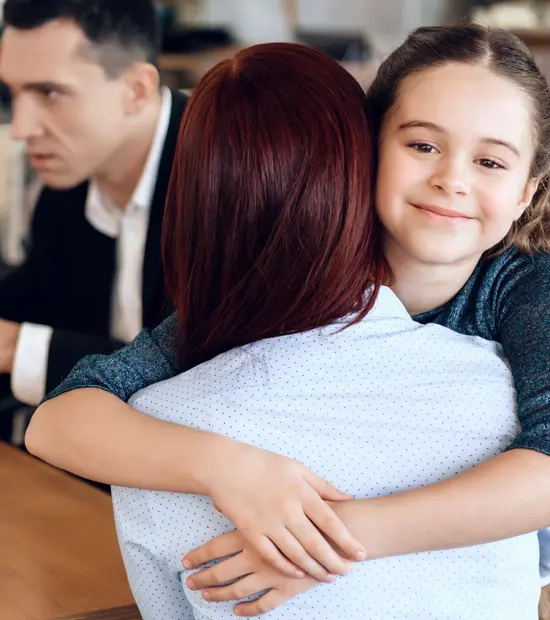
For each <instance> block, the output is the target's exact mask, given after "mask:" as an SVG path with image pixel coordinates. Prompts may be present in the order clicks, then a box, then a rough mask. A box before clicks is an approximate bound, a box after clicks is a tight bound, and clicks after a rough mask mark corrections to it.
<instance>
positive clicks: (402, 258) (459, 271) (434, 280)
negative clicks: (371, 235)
mask: <svg viewBox="0 0 550 620" xmlns="http://www.w3.org/2000/svg"><path fill="white" fill-rule="evenodd" d="M480 258H481V256H472V257H468V259H466V260H464V261H460V262H457V263H452V264H446V265H441V264H437V263H426V262H421V261H418V260H415V259H414V258H412V257H411V256H409V255H407V254H405V253H404V252H402V251H401V250H400V248H397V247H396V246H394V245H393V244H391V245H390V244H387V247H386V259H387V261H388V263H389V265H390V267H391V271H392V274H393V284H392V286H391V289H392V290H393V292H394V293H395V294H396V295H397V297H399V299H400V300H401V303H402V304H403V305H404V306H405V308H407V312H408V313H409V314H410V315H411V316H416V315H417V314H421V313H422V312H427V311H428V310H433V309H434V308H437V307H438V306H441V305H442V304H444V303H446V302H448V301H449V300H450V299H452V298H453V297H454V296H455V295H456V294H457V293H458V292H459V291H460V289H461V288H462V287H463V286H464V285H465V284H466V282H467V281H468V278H469V277H470V276H471V275H472V273H473V271H474V269H475V267H476V265H477V263H478V262H479V260H480Z"/></svg>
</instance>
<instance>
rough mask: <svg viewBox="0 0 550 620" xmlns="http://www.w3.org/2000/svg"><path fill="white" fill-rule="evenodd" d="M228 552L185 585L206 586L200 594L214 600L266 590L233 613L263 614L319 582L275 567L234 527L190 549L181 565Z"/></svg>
mask: <svg viewBox="0 0 550 620" xmlns="http://www.w3.org/2000/svg"><path fill="white" fill-rule="evenodd" d="M234 554H236V555H234ZM228 555H231V556H232V557H230V558H228V559H226V560H224V561H223V562H220V563H219V564H216V565H215V566H212V567H210V568H206V569H204V570H202V571H200V572H198V573H195V574H194V575H192V576H191V577H189V578H188V579H187V586H188V587H189V588H190V589H191V590H202V589H204V588H206V589H205V590H204V592H203V598H204V599H205V600H207V601H211V602H213V603H214V602H219V601H237V600H240V599H243V598H247V597H248V596H254V595H255V594H259V593H260V592H264V591H266V590H267V592H265V594H263V595H262V596H260V597H259V598H257V599H256V600H254V601H251V602H249V603H240V604H239V605H237V606H236V607H235V614H236V615H238V616H257V615H259V614H265V613H267V612H268V611H271V610H272V609H274V608H275V607H278V606H279V605H282V604H283V603H284V602H286V601H288V600H289V599H291V598H294V597H295V596H298V594H301V593H302V592H305V591H306V590H309V589H310V588H313V587H315V586H318V585H319V582H318V581H317V580H316V579H313V578H312V577H303V578H301V579H300V578H296V577H288V576H287V575H285V574H284V573H282V572H281V571H279V570H277V569H276V568H274V567H273V565H272V564H270V563H268V562H267V561H266V560H264V559H263V558H262V556H261V555H260V554H259V553H258V552H257V551H255V549H254V548H253V547H252V545H250V544H249V543H248V542H247V541H246V539H245V538H244V537H243V536H242V535H241V534H240V532H239V531H237V530H235V531H234V532H229V533H228V534H223V535H222V536H218V537H217V538H215V539H214V540H212V541H210V542H209V543H207V544H206V545H203V546H202V547H199V548H198V549H195V550H194V551H191V553H188V554H187V555H186V556H185V558H184V565H185V566H189V565H192V566H202V565H203V564H205V563H207V562H209V561H211V560H215V559H218V558H222V557H227V556H228ZM348 564H349V563H348ZM349 566H351V564H349ZM234 579H237V581H235V582H234V583H231V584H229V585H220V584H227V583H228V582H230V581H232V580H234ZM333 579H336V577H334V578H333Z"/></svg>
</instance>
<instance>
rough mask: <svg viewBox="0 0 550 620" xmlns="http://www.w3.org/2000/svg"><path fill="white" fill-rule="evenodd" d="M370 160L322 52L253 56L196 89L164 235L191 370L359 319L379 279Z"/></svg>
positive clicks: (355, 97) (357, 97)
mask: <svg viewBox="0 0 550 620" xmlns="http://www.w3.org/2000/svg"><path fill="white" fill-rule="evenodd" d="M372 158H373V139H372V132H371V130H370V126H369V122H368V114H367V110H366V97H365V93H364V92H363V91H362V89H361V87H360V86H359V85H358V84H357V82H356V81H355V80H354V79H353V78H352V77H351V75H349V74H348V73H347V71H345V70H344V69H343V68H342V67H340V66H339V65H338V64H337V63H336V62H334V61H333V60H331V59H330V58H328V57H327V56H325V55H324V54H321V53H320V52H317V51H315V50H313V49H310V48H307V47H304V46H301V45H295V44H289V43H271V44H264V45H257V46H253V47H250V48H248V49H245V50H243V51H241V52H239V53H238V54H237V55H236V56H235V57H234V58H233V59H230V60H225V61H223V62H221V63H219V64H218V65H217V66H216V67H214V68H213V69H212V70H211V71H210V72H208V73H207V74H206V75H205V76H204V77H203V79H202V80H201V82H200V83H199V85H198V86H197V88H196V89H195V90H194V92H193V94H192V96H191V98H190V100H189V103H188V105H187V109H186V111H185V114H184V117H183V120H182V125H181V128H180V134H179V139H178V147H177V153H176V156H175V160H174V166H173V170H172V177H171V181H170V185H169V189H168V198H167V207H166V215H165V218H164V231H163V258H164V265H165V273H166V281H167V289H168V292H169V294H170V296H171V298H172V299H173V301H174V303H175V305H176V308H177V311H178V314H179V322H180V335H181V339H182V342H181V348H180V350H181V351H182V352H184V354H185V355H186V356H188V357H190V361H191V362H192V363H200V362H202V361H204V360H206V359H208V358H211V357H213V356H214V355H217V354H219V353H221V352H223V351H226V350H228V349H230V348H232V347H236V346H240V345H244V344H247V343H250V342H253V341H256V340H260V339H263V338H270V337H274V336H281V335H284V334H290V333H293V332H299V331H305V330H309V329H313V328H316V327H319V326H323V325H328V324H330V323H333V322H334V321H335V320H336V319H338V318H341V317H344V316H347V315H348V314H350V313H359V314H358V315H357V316H356V317H354V318H355V320H359V319H361V318H362V317H363V316H364V315H365V314H366V313H367V311H368V309H369V308H370V306H371V305H372V302H373V300H374V298H375V295H376V293H377V291H378V288H379V286H380V283H381V281H382V277H383V271H384V269H383V258H382V252H381V249H380V248H379V247H378V243H379V241H378V239H379V237H380V235H377V234H376V232H377V226H378V224H377V220H376V216H375V213H374V205H373V191H372V189H373V188H372V185H373V163H372Z"/></svg>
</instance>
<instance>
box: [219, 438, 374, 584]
mask: <svg viewBox="0 0 550 620" xmlns="http://www.w3.org/2000/svg"><path fill="white" fill-rule="evenodd" d="M213 472H214V473H213V474H212V475H211V476H210V480H211V481H210V483H209V484H208V494H209V495H210V496H211V497H212V499H213V500H214V503H215V505H216V507H217V508H218V510H220V512H222V513H223V514H224V515H225V516H226V517H227V518H228V519H229V520H230V521H231V522H232V523H233V524H234V525H235V527H236V528H237V529H238V530H239V532H240V534H241V535H242V537H243V539H244V540H246V541H247V542H248V543H249V544H250V545H251V547H252V548H254V549H255V550H256V551H257V552H258V553H259V555H260V556H261V557H262V558H263V559H264V560H266V561H267V562H269V563H270V564H272V565H273V566H274V567H275V568H277V569H278V570H280V571H281V572H283V573H286V574H287V575H289V576H291V577H297V576H298V577H300V576H303V574H304V572H305V573H306V574H308V575H309V576H311V577H313V578H315V579H316V580H318V581H330V580H331V575H332V576H333V575H342V574H345V573H346V571H347V569H348V563H347V562H346V560H345V559H343V558H342V557H340V555H339V554H338V553H337V552H336V551H335V550H334V548H333V547H336V548H338V549H339V550H340V551H341V553H342V555H343V556H344V558H347V559H349V560H355V561H361V560H364V559H365V558H366V549H365V548H364V547H363V545H362V544H361V543H360V542H359V541H358V540H356V539H355V538H354V537H353V536H352V535H351V534H350V533H349V531H348V530H347V528H346V526H345V525H344V523H343V522H342V521H341V520H340V519H339V518H338V517H337V516H336V514H335V512H334V510H333V509H332V508H330V507H329V506H328V505H327V504H326V503H325V501H324V500H329V501H333V502H334V501H336V502H338V501H345V500H349V499H352V498H351V497H350V496H349V495H346V494H345V493H342V492H341V491H339V490H338V489H336V488H335V487H333V486H332V485H331V484H330V483H329V482H327V481H326V480H323V479H322V478H320V477H319V476H317V475H316V474H314V473H312V472H311V471H310V470H309V469H307V467H305V466H304V465H303V464H302V463H299V462H297V461H294V460H292V459H289V458H287V457H284V456H280V455H278V454H275V453H273V452H268V451H266V450H262V449H260V448H256V447H254V446H250V445H247V444H242V443H239V442H236V441H233V440H227V438H222V439H221V442H220V445H219V447H218V449H217V450H216V454H215V456H214V463H213ZM327 539H328V540H329V541H330V543H329V542H328V540H327ZM298 569H301V570H298Z"/></svg>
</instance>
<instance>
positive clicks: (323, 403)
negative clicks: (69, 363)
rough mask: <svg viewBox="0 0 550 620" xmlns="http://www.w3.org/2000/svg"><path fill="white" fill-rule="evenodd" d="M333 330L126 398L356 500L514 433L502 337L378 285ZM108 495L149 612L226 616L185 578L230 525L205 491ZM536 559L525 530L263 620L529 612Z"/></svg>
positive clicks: (223, 358)
mask: <svg viewBox="0 0 550 620" xmlns="http://www.w3.org/2000/svg"><path fill="white" fill-rule="evenodd" d="M341 327H342V323H340V324H337V325H335V326H331V327H328V328H322V329H318V330H314V331H310V332H306V333H301V334H295V335H290V336H285V337H281V338H273V339H269V340H265V341H261V342H257V343H254V344H251V345H247V346H245V347H241V348H238V349H235V350H232V351H229V352H227V353H225V354H223V355H220V356H218V357H217V358H215V359H213V360H212V361H210V362H207V363H205V364H202V365H201V366H198V367H196V368H194V369H193V370H190V371H189V372H186V373H184V374H181V375H178V376H177V377H174V378H173V379H170V380H168V381H164V382H162V383H158V384H156V385H153V386H151V387H148V388H146V389H144V390H142V391H141V392H138V393H137V394H136V395H135V396H134V397H133V399H132V400H131V404H132V405H133V406H134V407H136V408H137V409H139V410H140V411H143V412H145V413H147V414H149V415H152V416H155V417H158V418H161V419H163V420H167V421H170V422H174V423H177V424H184V425H187V426H191V427H195V428H198V429H203V430H208V431H213V432H216V433H220V434H224V435H227V436H229V437H232V438H234V439H237V440H239V441H243V442H247V443H250V444H255V445H257V446H260V447H262V448H266V449H268V450H272V451H275V452H278V453H280V454H285V455H287V456H290V457H293V458H296V459H298V460H300V461H302V462H303V463H304V464H305V465H307V466H308V467H309V468H310V469H311V470H313V471H315V472H316V473H318V474H319V475H321V476H323V477H324V478H326V479H327V480H329V481H331V482H332V483H334V484H335V485H336V486H337V487H339V488H340V489H342V490H343V491H347V492H349V493H352V494H353V495H354V496H355V497H357V498H364V497H375V496H380V495H387V494H390V493H395V492H398V491H404V490H407V489H411V488H415V487H419V486H422V485H426V484H431V483H434V482H437V481H439V480H442V479H444V478H447V477H449V476H453V475H455V474H457V473H460V472H462V471H464V470H466V469H468V468H471V467H473V466H474V465H476V464H478V463H480V462H482V461H484V460H487V459H489V458H491V457H493V456H495V455H496V454H498V453H499V452H501V450H503V449H504V448H505V447H506V446H507V445H508V444H510V442H511V441H512V440H513V438H514V437H515V435H516V433H517V432H518V430H519V429H518V424H517V419H516V408H515V392H514V387H513V382H512V377H511V374H510V371H509V368H508V366H507V364H506V363H505V361H504V360H503V359H502V357H501V355H500V347H499V345H497V344H496V343H492V342H488V341H486V340H482V339H480V338H477V337H470V336H464V335H461V334H458V333H455V332H452V331H450V330H448V329H446V328H444V327H440V326H438V325H433V324H430V325H425V326H424V325H420V324H418V323H416V322H415V321H413V320H412V319H411V317H410V316H409V315H408V313H407V311H406V309H405V308H404V306H403V305H402V304H401V302H400V301H399V300H398V299H397V297H395V295H394V294H393V293H392V292H391V291H390V290H389V289H387V288H383V289H382V291H381V293H380V296H379V298H378V300H377V302H376V304H375V306H374V308H373V310H372V311H371V312H370V313H369V315H368V316H367V317H366V318H365V319H364V320H363V321H361V322H360V323H359V324H356V325H353V326H351V327H349V328H347V329H345V330H343V331H338V330H340V329H341ZM136 467H139V463H136ZM503 484H504V481H503ZM113 501H114V506H115V516H116V523H117V530H118V535H119V540H120V544H121V549H122V552H123V557H124V561H125V565H126V569H127V572H128V576H129V580H130V584H131V587H132V590H133V592H134V595H135V598H136V601H137V603H138V606H139V608H140V611H141V613H142V615H143V618H144V620H176V619H177V620H191V619H195V620H222V619H229V618H234V617H235V616H234V615H233V611H232V610H233V607H234V603H207V602H206V601H204V600H203V599H202V597H201V593H200V592H192V591H190V590H188V589H187V588H186V586H185V580H186V578H187V576H188V573H187V572H186V571H184V570H183V568H182V566H181V559H182V557H183V555H184V554H185V553H186V552H188V551H190V550H192V549H194V548H196V547H197V546H199V545H201V544H203V543H205V542H207V541H209V540H211V539H212V538H214V537H216V536H218V535H219V534H222V533H224V532H227V531H229V530H231V529H233V526H232V524H231V523H230V522H229V521H228V520H227V519H226V518H225V517H224V516H223V515H221V514H219V513H218V512H217V511H216V509H215V508H214V507H213V505H212V501H211V500H210V498H207V497H204V496H199V495H193V494H187V495H186V494H176V493H164V492H153V491H144V490H139V489H128V488H120V487H115V488H113ZM403 527H407V516H406V514H404V515H403ZM538 561H539V548H538V542H537V535H536V533H533V534H528V535H525V536H520V537H517V538H513V539H509V540H505V541H500V542H496V543H490V544H485V545H480V546H476V547H469V548H466V549H455V550H450V551H438V552H430V553H422V554H414V555H408V556H401V557H395V558H387V559H383V560H376V561H372V562H363V563H362V564H357V565H355V567H354V570H353V572H352V574H351V575H350V576H348V577H343V578H339V579H338V580H337V581H336V583H334V584H332V585H321V586H319V587H317V588H314V589H312V590H309V591H308V592H306V593H304V594H302V595H300V596H298V597H296V598H295V599H293V600H291V601H289V602H287V603H286V604H285V605H283V606H281V607H280V608H277V609H275V610H274V611H272V612H270V613H269V614H267V615H266V616H265V617H266V618H269V620H274V619H277V620H279V619H280V620H283V619H284V620H286V619H289V620H290V619H293V620H297V619H300V620H363V619H366V620H429V619H434V620H436V619H437V620H461V619H464V620H466V619H468V620H484V619H487V620H519V619H520V618H521V620H529V619H533V620H536V618H537V617H538V615H537V603H538V598H539V594H540V579H539V567H538Z"/></svg>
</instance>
